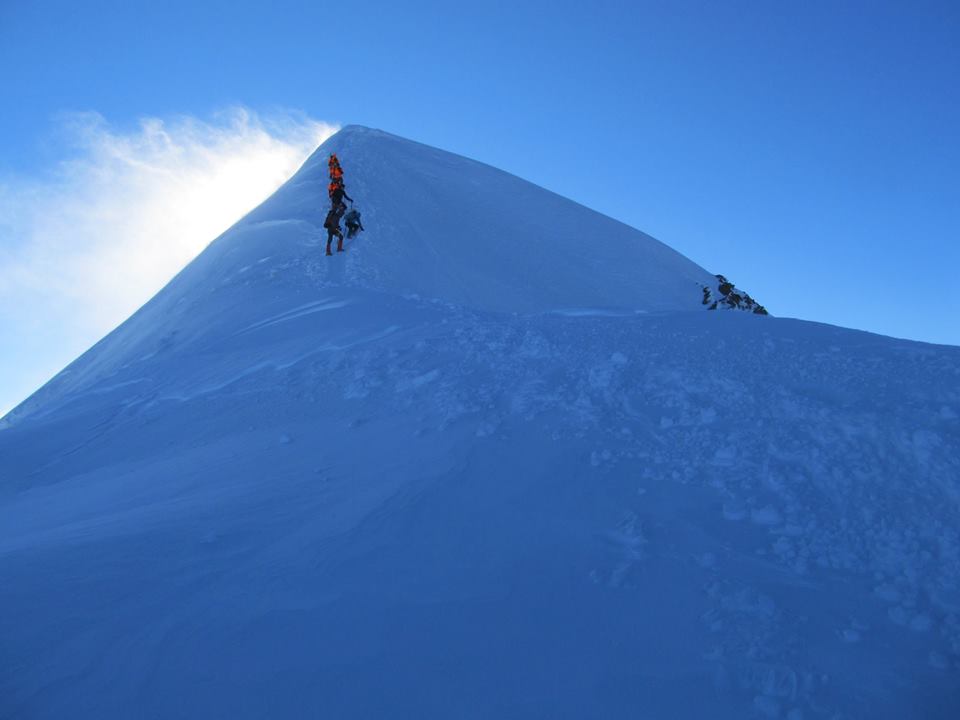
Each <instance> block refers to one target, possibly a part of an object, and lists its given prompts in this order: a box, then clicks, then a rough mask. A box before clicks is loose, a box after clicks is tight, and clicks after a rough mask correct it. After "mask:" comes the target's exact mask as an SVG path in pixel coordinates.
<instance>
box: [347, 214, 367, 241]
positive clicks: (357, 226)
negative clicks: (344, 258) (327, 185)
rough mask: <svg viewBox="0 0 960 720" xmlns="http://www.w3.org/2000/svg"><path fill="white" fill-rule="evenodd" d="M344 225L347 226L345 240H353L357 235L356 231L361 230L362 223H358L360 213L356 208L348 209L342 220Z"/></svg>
mask: <svg viewBox="0 0 960 720" xmlns="http://www.w3.org/2000/svg"><path fill="white" fill-rule="evenodd" d="M343 222H344V224H345V225H346V226H347V238H348V239H353V237H354V236H355V235H356V234H357V231H358V230H363V229H364V228H363V223H362V222H360V212H359V211H358V210H357V209H356V208H353V207H352V208H350V212H348V213H347V214H346V215H345V216H344V218H343Z"/></svg>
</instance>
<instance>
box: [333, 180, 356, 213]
mask: <svg viewBox="0 0 960 720" xmlns="http://www.w3.org/2000/svg"><path fill="white" fill-rule="evenodd" d="M344 198H346V199H347V200H349V201H350V204H351V205H352V204H353V198H352V197H350V196H349V195H347V191H346V190H345V189H344V187H343V182H340V183H339V184H338V183H330V202H331V203H332V205H333V207H334V209H336V208H337V207H338V206H341V205H342V206H343V210H341V211H340V215H343V213H344V212H346V210H347V206H346V205H344V204H343V199H344Z"/></svg>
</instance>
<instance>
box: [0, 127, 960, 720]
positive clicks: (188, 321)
mask: <svg viewBox="0 0 960 720" xmlns="http://www.w3.org/2000/svg"><path fill="white" fill-rule="evenodd" d="M330 152H336V153H337V154H338V156H339V157H340V161H341V163H342V166H343V169H344V173H345V179H346V184H347V190H348V192H349V193H350V195H351V196H352V197H354V198H355V200H356V202H357V205H358V206H359V208H360V209H361V211H362V212H363V219H364V225H365V227H366V232H365V233H364V234H362V235H361V236H360V237H359V238H358V239H357V240H356V241H355V242H354V243H353V244H351V245H348V247H347V251H346V253H344V254H341V255H337V256H334V257H325V256H323V246H324V242H325V233H323V231H322V228H321V225H322V223H323V218H324V215H325V214H326V210H327V202H326V192H325V190H326V182H327V166H326V158H327V155H328V154H329V153H330ZM732 293H734V290H733V288H732V285H731V284H730V283H728V282H727V281H726V279H725V278H717V277H715V276H712V275H710V274H709V273H707V272H706V271H705V270H703V269H702V268H700V267H699V266H697V265H696V264H695V263H693V262H692V261H690V260H688V259H686V258H684V257H683V256H681V255H679V254H678V253H676V252H674V251H673V250H671V249H670V248H668V247H666V246H665V245H663V244H661V243H659V242H657V241H656V240H654V239H652V238H650V237H648V236H646V235H644V234H643V233H640V232H638V231H636V230H633V229H631V228H629V227H627V226H625V225H622V224H621V223H617V222H615V221H613V220H611V219H609V218H606V217H604V216H602V215H599V214H597V213H595V212H593V211H591V210H588V209H587V208H584V207H582V206H579V205H577V204H576V203H573V202H571V201H569V200H566V199H564V198H561V197H559V196H557V195H554V194H552V193H549V192H547V191H545V190H543V189H540V188H537V187H535V186H533V185H531V184H529V183H526V182H524V181H522V180H520V179H518V178H515V177H513V176H511V175H508V174H506V173H503V172H501V171H498V170H495V169H494V168H490V167H488V166H485V165H482V164H480V163H476V162H474V161H471V160H467V159H464V158H461V157H458V156H455V155H451V154H449V153H445V152H442V151H439V150H435V149H433V148H429V147H426V146H423V145H419V144H416V143H412V142H409V141H406V140H403V139H400V138H396V137H394V136H391V135H388V134H386V133H382V132H379V131H375V130H368V129H365V128H359V127H353V126H351V127H348V128H345V129H344V130H343V131H341V132H340V133H338V134H337V135H335V136H334V137H332V138H331V139H330V140H328V141H327V143H325V144H324V145H323V146H322V147H321V148H320V149H319V150H318V151H317V153H315V154H314V155H313V156H312V157H311V158H310V159H309V160H308V161H307V163H306V164H305V165H304V166H303V168H302V169H301V170H300V171H299V172H298V173H297V174H296V175H295V176H294V177H293V178H291V179H290V181H289V182H287V183H286V184H285V185H284V186H283V187H282V188H281V189H280V190H278V191H277V193H276V194H275V195H274V196H273V197H271V198H270V199H269V200H268V201H267V202H265V203H264V204H263V205H262V206H260V207H259V208H257V209H256V210H254V211H253V212H251V213H250V214H249V215H248V216H247V217H245V218H244V219H243V220H242V221H241V222H239V223H238V224H237V225H236V226H235V227H233V228H231V230H229V231H228V232H227V233H225V234H224V235H223V236H221V237H220V238H218V239H217V240H216V241H214V242H213V243H212V244H211V245H210V246H209V247H208V248H207V249H206V250H205V251H204V252H203V253H202V254H201V255H200V256H199V257H198V258H197V259H196V260H195V261H194V262H193V263H191V264H190V265H189V266H188V267H187V268H185V269H184V270H183V272H181V273H180V274H179V275H178V276H177V277H176V278H174V279H173V280H172V281H171V282H170V284H169V285H168V286H167V287H166V288H164V289H163V290H162V291H161V292H160V293H159V294H158V295H157V296H156V297H155V298H154V299H153V300H151V301H150V302H149V303H147V304H146V305H145V306H144V307H143V308H141V309H140V310H139V311H138V312H137V313H136V314H135V315H134V316H132V317H131V318H130V319H129V320H128V321H127V322H125V323H124V324H123V325H121V326H120V327H119V328H117V329H116V330H115V331H114V332H113V333H111V334H110V335H108V336H107V337H106V338H104V339H103V340H102V341H101V342H100V343H98V344H97V345H95V346H94V347H93V348H91V350H90V351H88V352H87V353H86V354H84V355H83V356H82V357H81V358H79V359H78V360H77V361H76V362H74V363H73V364H72V365H71V366H70V367H68V368H67V369H66V370H65V371H64V372H62V373H61V374H60V375H58V376H57V377H56V378H55V379H54V380H52V381H51V382H50V383H49V384H48V385H47V386H45V387H44V388H43V389H41V390H40V391H39V392H38V393H37V394H35V395H34V396H33V397H32V398H30V399H29V400H28V401H27V402H25V403H24V404H23V405H21V406H20V407H19V408H18V409H17V410H15V411H14V412H13V413H11V415H10V416H8V417H7V419H6V423H5V428H4V429H2V430H0V576H2V577H3V583H2V584H0V639H2V641H0V668H2V669H0V718H8V717H9V718H21V717H71V718H97V719H98V720H102V719H103V718H130V717H157V718H160V717H164V718H166V717H198V718H200V717H202V718H220V717H222V718H231V719H233V718H264V717H280V718H288V717H290V718H292V717H316V716H321V717H331V718H340V717H343V718H359V717H369V718H374V717H376V718H384V717H397V718H400V717H404V718H405V717H416V718H450V717H478V718H487V717H497V718H547V717H549V718H592V717H597V718H600V717H604V718H605V717H620V716H626V715H629V716H637V717H650V718H681V719H682V718H704V717H710V718H745V717H780V718H788V719H790V720H798V719H800V718H818V717H831V718H832V717H850V718H853V717H869V718H872V719H876V718H902V717H924V718H944V719H946V718H951V719H952V718H954V717H956V713H957V709H958V708H960V682H958V677H960V533H958V530H957V526H956V517H957V514H958V512H960V480H958V478H960V420H958V418H960V349H957V348H952V347H940V346H933V345H926V344H921V343H913V342H906V341H900V340H894V339H891V338H885V337H881V336H876V335H870V334H867V333H861V332H855V331H850V330H845V329H842V328H836V327H831V326H826V325H821V324H816V323H808V322H800V321H796V320H786V319H778V318H769V317H768V318H759V317H756V316H754V315H752V314H748V313H732V312H707V311H706V310H705V308H708V307H710V306H711V305H712V304H713V303H714V302H716V303H717V304H718V307H719V306H721V305H723V304H728V305H733V306H737V305H738V303H736V302H733V301H732V300H731V299H730V298H731V294H732ZM736 296H737V297H738V298H741V299H742V295H741V294H739V293H736ZM724 299H725V300H724ZM739 304H740V305H743V304H745V301H744V302H742V303H739Z"/></svg>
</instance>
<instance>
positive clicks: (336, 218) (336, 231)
mask: <svg viewBox="0 0 960 720" xmlns="http://www.w3.org/2000/svg"><path fill="white" fill-rule="evenodd" d="M323 227H325V228H326V229H327V255H333V253H332V252H330V244H331V243H332V242H333V238H334V236H336V238H337V252H343V233H342V232H340V215H339V214H338V213H337V211H336V209H335V208H331V209H330V212H328V213H327V219H326V220H324V221H323Z"/></svg>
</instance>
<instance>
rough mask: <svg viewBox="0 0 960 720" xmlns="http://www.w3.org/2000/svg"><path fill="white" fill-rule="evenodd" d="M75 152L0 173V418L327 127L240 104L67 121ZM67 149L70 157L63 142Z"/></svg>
mask: <svg viewBox="0 0 960 720" xmlns="http://www.w3.org/2000/svg"><path fill="white" fill-rule="evenodd" d="M64 130H65V131H66V133H65V137H66V138H67V140H68V143H69V145H68V148H67V150H69V157H68V158H67V159H64V160H62V161H61V162H59V164H57V165H56V167H54V168H52V169H51V170H50V172H49V173H48V174H47V175H46V176H44V177H43V178H4V179H0V416H2V415H3V414H4V413H5V412H6V411H7V410H9V409H10V408H11V407H12V406H13V405H14V404H15V403H16V402H19V401H20V400H22V399H24V397H25V396H26V395H28V394H29V393H30V392H32V391H33V390H35V389H36V385H37V382H38V377H41V376H42V377H49V376H50V375H52V374H53V373H55V372H56V371H57V370H59V369H60V368H62V367H63V366H64V365H65V364H66V363H68V362H69V361H71V360H72V359H73V358H74V357H76V356H77V355H78V354H79V353H80V352H82V351H83V350H85V349H86V348H87V347H89V346H90V345H92V344H93V343H94V342H95V341H96V340H98V339H99V338H100V337H101V336H102V335H104V334H105V333H106V332H108V331H109V330H110V329H112V328H113V327H114V326H116V325H117V324H119V323H120V322H122V321H123V320H124V319H125V318H126V317H127V316H129V315H130V314H131V313H132V312H133V311H134V310H136V309H137V307H139V306H140V305H142V304H143V303H144V302H146V301H147V300H148V299H149V298H150V297H151V296H152V295H153V294H154V293H156V292H157V290H159V289H160V288H161V287H162V286H163V285H164V284H165V283H166V282H167V281H168V280H169V279H170V278H171V277H172V276H173V275H174V274H176V272H177V271H179V270H180V269H181V268H182V267H183V266H184V265H186V264H187V263H188V262H189V261H190V260H191V259H193V258H194V257H195V256H196V255H197V254H198V253H199V252H200V251H201V250H203V248H204V247H205V246H206V245H207V244H208V243H209V242H210V241H212V240H213V239H214V238H215V237H216V236H217V235H219V234H220V233H222V232H223V231H224V230H226V229H227V228H228V227H229V226H230V225H232V224H233V223H234V222H236V221H237V220H239V219H240V217H242V216H243V215H244V214H245V213H246V212H248V211H249V210H251V209H253V208H254V207H255V206H256V205H257V204H259V203H260V202H261V201H263V200H264V199H266V198H267V197H268V196H269V195H270V194H271V193H272V192H273V191H274V190H275V189H276V188H277V187H279V186H280V184H282V183H283V182H284V181H285V180H287V179H288V178H289V177H290V175H292V174H293V172H294V171H295V170H296V169H297V168H298V167H299V165H300V164H301V163H302V162H303V161H304V160H305V159H306V157H307V155H308V154H309V153H310V152H311V151H312V150H314V149H315V148H316V146H317V145H318V144H319V143H321V142H322V141H323V140H325V139H326V138H327V137H329V135H331V134H332V133H333V132H335V130H336V128H335V127H334V126H331V125H328V124H325V123H321V122H317V121H314V120H311V119H309V118H307V117H304V116H301V115H298V114H293V113H287V114H281V115H274V116H271V117H269V118H264V117H260V116H258V115H256V114H254V113H252V112H250V111H248V110H245V109H242V108H235V109H231V110H229V111H226V112H223V113H220V114H218V115H217V116H215V117H214V118H212V119H210V120H200V119H197V118H192V117H177V118H173V119H158V118H147V119H144V120H142V121H141V122H140V124H139V127H138V128H136V129H135V130H133V131H130V132H123V131H120V130H117V129H115V128H112V127H111V126H110V125H109V124H108V123H107V121H106V120H105V119H104V118H102V117H101V116H99V115H97V114H95V113H85V114H74V115H70V116H68V117H66V118H65V119H64ZM64 154H65V155H66V154H68V153H67V152H66V151H65V153H64Z"/></svg>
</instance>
